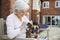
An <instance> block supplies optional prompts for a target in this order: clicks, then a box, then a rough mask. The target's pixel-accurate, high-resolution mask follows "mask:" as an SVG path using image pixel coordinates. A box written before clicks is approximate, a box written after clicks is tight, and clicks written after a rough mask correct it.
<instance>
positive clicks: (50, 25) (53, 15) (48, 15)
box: [42, 15, 60, 27]
mask: <svg viewBox="0 0 60 40" xmlns="http://www.w3.org/2000/svg"><path fill="white" fill-rule="evenodd" d="M53 16H54V15H44V16H43V21H42V23H43V24H45V22H46V21H45V18H46V17H51V18H52V17H53ZM56 16H59V15H56ZM55 23H56V20H55ZM48 26H59V27H60V25H56V24H55V25H53V24H52V19H51V23H50V25H48Z"/></svg>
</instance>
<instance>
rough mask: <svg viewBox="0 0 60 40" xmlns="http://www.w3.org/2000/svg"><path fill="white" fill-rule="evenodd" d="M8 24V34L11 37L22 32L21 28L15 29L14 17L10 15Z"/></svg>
mask: <svg viewBox="0 0 60 40" xmlns="http://www.w3.org/2000/svg"><path fill="white" fill-rule="evenodd" d="M6 25H7V36H8V37H9V38H10V39H13V38H14V37H16V36H17V35H18V34H20V28H18V29H14V19H12V18H9V17H8V18H7V20H6Z"/></svg>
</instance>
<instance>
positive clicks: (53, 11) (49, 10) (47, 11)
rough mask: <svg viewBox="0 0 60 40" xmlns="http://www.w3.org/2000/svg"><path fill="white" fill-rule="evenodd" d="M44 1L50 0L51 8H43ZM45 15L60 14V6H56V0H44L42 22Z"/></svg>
mask: <svg viewBox="0 0 60 40" xmlns="http://www.w3.org/2000/svg"><path fill="white" fill-rule="evenodd" d="M44 1H49V8H43V2H44ZM44 15H55V16H56V15H60V8H55V0H42V6H41V23H42V18H43V16H44Z"/></svg>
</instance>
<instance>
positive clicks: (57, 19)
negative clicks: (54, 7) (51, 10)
mask: <svg viewBox="0 0 60 40" xmlns="http://www.w3.org/2000/svg"><path fill="white" fill-rule="evenodd" d="M43 21H44V22H45V23H44V24H47V25H55V26H59V27H60V16H44V19H43Z"/></svg>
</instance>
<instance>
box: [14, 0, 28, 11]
mask: <svg viewBox="0 0 60 40" xmlns="http://www.w3.org/2000/svg"><path fill="white" fill-rule="evenodd" d="M26 8H29V5H28V4H27V3H26V2H25V1H24V0H16V1H15V4H14V6H13V10H15V9H17V10H22V9H26Z"/></svg>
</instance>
